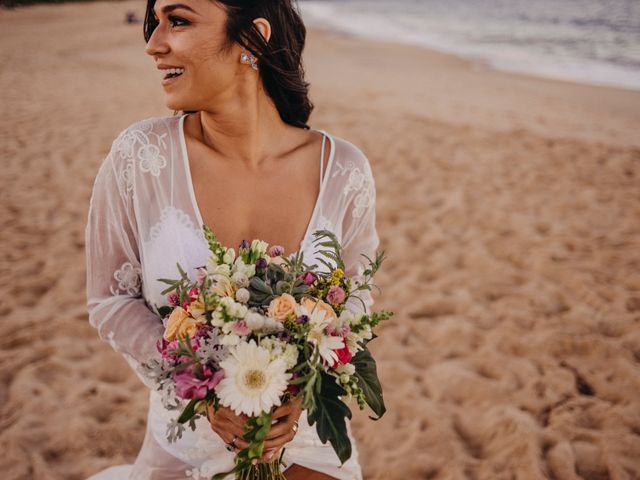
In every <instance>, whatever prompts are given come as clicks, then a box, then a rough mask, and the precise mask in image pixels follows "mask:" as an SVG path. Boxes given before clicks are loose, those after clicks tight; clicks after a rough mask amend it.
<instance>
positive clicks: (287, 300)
mask: <svg viewBox="0 0 640 480" xmlns="http://www.w3.org/2000/svg"><path fill="white" fill-rule="evenodd" d="M267 316H268V317H270V318H273V319H275V320H279V321H281V322H284V320H285V319H286V318H287V316H291V317H294V318H295V316H296V299H295V298H293V297H292V296H291V295H289V294H288V293H283V294H282V295H280V296H279V297H276V298H274V299H273V300H271V303H270V304H269V310H268V311H267Z"/></svg>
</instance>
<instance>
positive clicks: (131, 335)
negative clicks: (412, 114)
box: [86, 0, 379, 480]
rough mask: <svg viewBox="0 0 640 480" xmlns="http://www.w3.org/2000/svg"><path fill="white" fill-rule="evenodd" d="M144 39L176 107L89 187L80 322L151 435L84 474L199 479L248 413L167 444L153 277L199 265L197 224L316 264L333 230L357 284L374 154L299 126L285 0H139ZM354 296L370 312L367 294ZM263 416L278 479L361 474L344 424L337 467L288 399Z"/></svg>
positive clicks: (115, 151) (127, 136)
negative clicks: (128, 456) (151, 366)
mask: <svg viewBox="0 0 640 480" xmlns="http://www.w3.org/2000/svg"><path fill="white" fill-rule="evenodd" d="M134 18H135V17H134V16H131V15H129V14H128V15H127V21H128V22H131V21H133V19H134ZM144 36H145V40H146V41H147V45H146V53H147V54H148V55H149V57H150V58H151V59H152V60H153V62H154V64H155V66H156V68H157V69H158V71H159V73H160V76H159V79H160V82H161V84H162V88H163V90H164V93H165V103H166V106H167V107H168V108H169V109H171V110H174V111H176V112H181V113H180V114H179V115H174V116H167V117H156V118H149V119H146V120H142V121H139V122H136V123H134V124H132V125H130V126H129V127H128V128H126V129H125V130H123V131H122V132H121V134H120V135H119V136H118V137H117V138H116V139H115V141H114V142H113V144H112V147H111V151H110V152H109V154H108V155H107V157H106V158H105V160H104V162H103V164H102V166H101V168H100V170H99V172H98V174H97V177H96V179H95V183H94V187H93V193H92V198H91V204H90V211H89V218H88V224H87V228H86V254H87V305H88V310H89V321H90V323H91V325H92V326H94V327H95V328H96V329H97V330H98V334H99V335H100V337H101V338H102V339H104V340H105V341H108V342H109V343H110V345H111V346H112V347H113V348H114V349H115V350H116V351H118V352H120V353H121V354H122V355H123V357H124V358H125V359H126V360H127V361H128V362H129V364H130V365H131V366H132V368H133V369H134V370H135V371H136V373H137V374H138V376H139V377H140V379H141V381H143V382H144V383H145V385H147V386H148V387H149V389H150V390H149V395H150V397H149V413H148V419H147V430H146V436H145V438H144V443H143V445H142V448H141V450H140V452H139V454H138V457H137V459H136V461H135V463H134V464H133V465H121V466H115V467H111V468H109V469H107V470H104V471H102V472H100V473H98V474H96V475H94V476H93V477H91V480H108V479H113V480H123V479H154V480H159V479H166V480H176V479H183V478H201V479H202V478H209V476H208V475H210V473H216V472H219V471H223V470H226V469H229V468H230V467H233V459H234V454H235V453H236V452H238V451H240V450H241V449H243V448H245V447H246V446H247V444H246V442H245V441H244V440H243V439H242V436H243V434H244V424H245V421H246V416H245V417H241V416H237V415H236V414H234V413H233V411H232V410H231V409H229V408H220V409H219V410H218V411H217V413H215V415H210V418H209V420H207V419H204V418H200V419H199V420H198V421H197V422H196V423H197V428H196V430H195V431H191V430H190V429H186V431H185V432H184V433H183V434H182V438H181V439H179V440H178V441H177V442H175V443H169V441H168V440H167V436H166V435H167V434H166V428H167V422H168V420H169V419H171V418H173V417H174V416H175V411H174V410H170V409H168V407H167V406H165V405H166V403H165V400H166V398H164V396H161V394H160V393H159V392H158V391H156V390H155V385H151V384H149V383H148V379H145V378H144V376H142V375H141V374H140V372H139V371H138V370H137V367H138V366H139V365H140V364H141V363H146V362H149V361H150V360H151V359H156V358H159V357H160V355H159V352H158V350H157V348H156V347H157V341H158V340H159V339H161V337H162V334H163V332H164V326H163V323H162V319H161V317H160V315H159V310H158V309H159V307H162V306H165V305H167V304H168V300H167V298H166V297H165V295H163V294H162V291H163V290H165V288H166V284H163V283H161V282H159V281H158V280H157V279H159V278H174V277H176V275H177V271H176V264H177V263H179V264H180V265H181V266H182V267H184V268H185V271H186V272H187V273H188V274H189V276H190V277H191V278H195V275H196V269H197V267H199V266H202V265H205V264H206V262H207V258H208V257H209V251H208V247H207V242H206V241H205V239H204V238H203V233H202V228H201V227H202V225H203V224H206V225H208V226H211V227H212V229H213V230H214V231H215V234H216V237H217V238H218V239H219V240H220V242H221V243H222V244H223V245H228V246H238V245H240V244H241V242H242V241H243V240H244V239H253V238H260V239H264V240H265V241H266V242H268V243H269V244H279V245H282V246H283V247H284V251H285V252H288V253H289V254H291V255H292V254H294V253H296V252H299V251H304V259H305V262H306V263H307V264H310V265H311V264H313V263H318V264H319V262H318V258H319V254H318V252H317V251H316V249H315V246H314V245H313V238H312V235H311V232H313V231H315V230H318V229H330V230H333V231H334V232H337V233H336V235H337V236H338V239H339V240H340V243H341V245H342V248H343V251H342V258H343V260H344V264H345V274H346V275H347V276H362V275H363V270H364V264H363V263H362V261H361V260H362V257H361V254H366V255H368V256H369V258H375V252H376V249H377V247H378V244H379V237H378V234H377V230H376V225H375V221H376V217H375V212H376V209H375V198H376V190H375V182H374V178H373V174H372V171H371V167H370V164H369V160H368V159H367V157H366V156H365V155H364V154H363V153H362V151H361V150H360V149H359V148H358V147H356V146H355V145H354V144H352V143H350V142H349V141H347V140H345V139H342V138H340V137H338V136H335V135H331V134H329V133H328V132H326V131H324V130H318V129H315V128H311V127H310V126H309V125H308V124H307V122H308V120H309V116H310V114H311V111H312V110H313V108H314V106H313V104H312V103H311V101H310V100H309V96H308V93H309V84H308V83H307V82H305V79H304V69H303V64H302V51H303V49H304V45H305V37H306V29H305V25H304V23H303V22H302V19H301V17H300V13H299V11H298V6H297V4H296V3H295V0H272V1H255V2H247V1H239V0H221V1H212V0H181V2H180V3H179V4H177V3H174V2H171V1H170V0H157V1H156V0H148V4H147V10H146V16H145V20H144ZM359 296H360V298H361V299H362V306H363V307H366V309H367V310H369V308H370V307H371V305H372V303H373V299H372V297H371V293H370V292H369V291H367V290H364V291H363V292H362V293H360V294H359ZM360 308H362V307H360ZM274 418H277V420H276V423H274V424H273V425H272V427H271V430H270V433H269V434H268V436H267V442H266V444H265V445H266V451H265V454H264V458H263V459H262V461H264V462H266V461H268V459H269V458H272V457H274V456H275V455H279V453H280V451H281V450H282V449H283V447H286V448H285V449H284V457H283V460H284V462H285V463H286V464H287V465H289V467H288V468H287V470H286V471H285V472H284V474H285V476H286V478H287V479H288V480H302V479H304V480H321V479H324V480H326V479H344V480H360V479H361V478H362V473H361V468H360V465H359V463H358V451H357V448H356V443H355V441H354V439H353V436H352V434H351V430H350V423H349V422H347V431H348V434H349V438H350V441H351V444H352V445H353V450H352V455H351V457H350V458H349V460H348V461H346V462H345V463H344V464H343V465H341V462H340V460H339V458H338V456H337V455H336V453H335V451H334V449H333V447H332V446H331V445H330V444H329V443H323V442H322V441H321V440H320V438H319V437H318V434H317V432H316V428H315V427H311V426H310V425H309V424H308V421H307V418H306V412H304V411H302V409H301V406H300V403H299V401H298V400H293V401H291V402H288V403H287V404H285V405H283V406H281V407H279V408H278V409H277V410H276V411H275V412H274ZM298 423H299V429H298ZM208 472H210V473H208Z"/></svg>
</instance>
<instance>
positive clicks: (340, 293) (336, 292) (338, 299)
mask: <svg viewBox="0 0 640 480" xmlns="http://www.w3.org/2000/svg"><path fill="white" fill-rule="evenodd" d="M345 298H346V294H345V293H344V290H343V289H342V288H341V287H339V286H338V285H334V286H333V287H331V288H330V289H329V292H327V301H328V302H329V303H330V304H331V305H339V304H341V303H342V302H344V299H345Z"/></svg>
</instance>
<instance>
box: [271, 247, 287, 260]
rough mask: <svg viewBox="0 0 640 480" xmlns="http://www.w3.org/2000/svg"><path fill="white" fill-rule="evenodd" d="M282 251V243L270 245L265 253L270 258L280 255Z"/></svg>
mask: <svg viewBox="0 0 640 480" xmlns="http://www.w3.org/2000/svg"><path fill="white" fill-rule="evenodd" d="M283 253H284V247H283V246H282V245H271V246H270V247H269V249H268V250H267V255H269V256H270V257H271V258H273V257H277V256H278V255H282V254H283Z"/></svg>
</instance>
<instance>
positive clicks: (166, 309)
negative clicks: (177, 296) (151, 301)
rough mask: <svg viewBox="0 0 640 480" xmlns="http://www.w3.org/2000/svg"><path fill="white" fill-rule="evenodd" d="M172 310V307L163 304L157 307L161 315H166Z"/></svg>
mask: <svg viewBox="0 0 640 480" xmlns="http://www.w3.org/2000/svg"><path fill="white" fill-rule="evenodd" d="M172 310H173V308H172V307H170V306H168V305H163V306H161V307H160V308H158V313H159V314H160V316H161V317H166V316H167V315H169V314H170V313H171V311H172Z"/></svg>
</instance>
